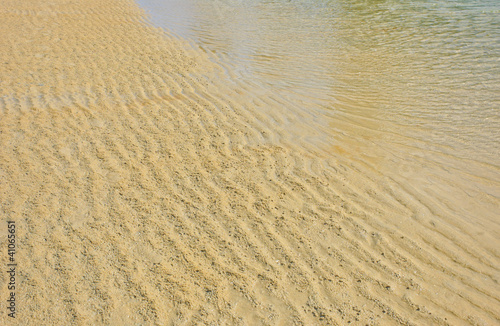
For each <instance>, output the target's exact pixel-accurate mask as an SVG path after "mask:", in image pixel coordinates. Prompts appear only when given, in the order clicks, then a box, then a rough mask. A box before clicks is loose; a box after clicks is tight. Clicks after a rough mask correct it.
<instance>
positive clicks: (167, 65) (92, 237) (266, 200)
mask: <svg viewBox="0 0 500 326" xmlns="http://www.w3.org/2000/svg"><path fill="white" fill-rule="evenodd" d="M0 35H1V37H0V205H1V206H0V216H1V224H0V240H1V244H2V245H1V251H0V266H2V267H1V268H2V270H6V268H7V263H8V261H7V259H8V256H7V245H6V243H7V220H13V221H15V222H16V230H17V232H16V235H17V242H16V243H17V252H16V256H15V259H16V262H17V263H18V266H17V274H16V298H17V300H16V308H17V311H16V313H17V317H16V318H15V319H12V318H9V317H8V315H7V313H8V311H7V309H6V307H7V302H6V300H7V298H8V295H9V292H10V291H9V290H8V289H7V286H8V285H7V281H8V274H7V273H5V272H4V273H1V275H0V282H1V283H0V284H1V288H0V298H1V302H2V304H1V307H2V308H1V309H0V324H1V325H199V324H211V325H347V324H349V323H350V324H354V325H467V324H472V325H498V324H500V322H499V319H500V286H499V284H498V280H499V270H500V268H499V261H500V260H499V256H500V254H499V252H498V248H500V246H499V245H500V242H499V238H498V237H497V236H496V235H498V230H499V229H498V225H497V224H496V223H497V222H495V221H491V220H490V221H489V222H485V223H483V224H475V223H469V224H467V223H466V222H465V221H460V220H456V219H453V216H447V211H446V210H445V208H443V207H441V206H439V205H438V204H436V205H433V203H432V201H429V202H428V203H426V202H422V201H419V200H418V197H417V196H412V195H410V194H411V193H412V192H411V191H405V189H411V185H406V187H401V185H399V184H398V183H396V182H395V181H394V180H392V179H390V178H386V177H384V175H383V174H381V173H378V172H377V171H370V170H369V169H367V168H364V167H363V166H362V165H359V164H355V163H353V162H352V161H350V159H349V155H344V154H345V149H342V148H337V147H334V148H328V146H325V143H327V140H325V139H324V138H323V140H321V139H322V138H321V134H322V131H321V128H322V126H321V125H320V124H319V122H318V121H317V119H315V117H314V116H312V115H311V116H309V115H308V114H307V113H305V112H301V111H300V110H294V109H293V107H294V103H292V101H288V100H287V99H286V98H281V97H279V96H277V95H276V94H273V93H272V92H270V91H268V90H266V89H265V88H260V87H259V86H257V85H250V84H248V83H245V82H244V81H239V80H237V79H232V78H231V77H230V74H228V71H225V70H224V67H223V66H221V65H219V64H215V63H214V62H213V61H212V60H211V59H210V58H209V55H208V54H206V53H204V52H203V51H201V50H198V49H195V48H193V47H190V46H188V45H187V44H186V42H184V41H183V40H179V39H176V38H173V37H170V36H169V35H167V34H165V33H164V32H163V31H161V30H159V29H156V28H154V27H153V26H151V25H149V24H148V23H147V20H146V16H145V15H144V13H143V12H142V11H141V10H140V9H139V8H138V7H137V5H136V4H135V3H133V2H132V1H128V0H119V1H111V0H82V1H69V0H53V1H41V0H15V1H14V0H3V1H1V2H0ZM325 137H326V136H325ZM321 148H322V149H321ZM417 193H418V192H417ZM434 204H435V203H434ZM494 204H498V201H497V202H495V203H494ZM437 217H442V218H437ZM488 223H489V224H488Z"/></svg>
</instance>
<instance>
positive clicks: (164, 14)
mask: <svg viewBox="0 0 500 326" xmlns="http://www.w3.org/2000/svg"><path fill="white" fill-rule="evenodd" d="M138 3H139V4H140V5H141V6H143V7H144V8H145V9H146V10H147V11H148V12H149V13H150V15H151V20H152V21H153V23H155V24H157V25H159V26H162V27H163V28H165V29H167V30H169V31H171V32H173V33H174V34H176V35H178V36H180V37H183V38H186V39H189V40H192V41H193V42H194V43H195V44H196V45H197V46H200V47H201V48H203V49H205V50H206V51H209V52H212V53H214V54H215V55H216V56H218V57H219V58H221V60H224V61H227V62H228V63H229V64H230V65H231V66H232V67H233V69H234V71H236V72H238V74H239V75H240V76H241V78H247V79H251V80H253V81H255V82H258V83H260V84H262V85H265V87H268V88H269V89H271V90H277V91H278V90H279V91H281V92H283V94H287V93H288V94H290V96H295V97H296V98H297V99H299V100H300V101H301V103H303V106H304V109H306V110H307V109H309V108H310V109H313V108H314V109H318V108H319V109H320V110H321V111H322V112H323V114H324V119H327V117H329V119H330V121H329V122H328V123H329V124H330V126H331V129H332V133H333V134H334V138H335V139H336V140H337V143H336V144H332V148H333V149H332V150H333V151H334V152H335V150H334V149H335V148H337V149H338V148H342V149H343V150H342V153H346V152H351V157H352V159H353V160H360V161H364V163H369V164H375V163H373V162H372V161H369V160H368V159H367V158H368V157H377V156H378V157H379V158H381V161H382V163H377V164H378V165H376V166H375V168H376V169H379V170H384V169H385V170H387V171H388V172H387V173H388V175H390V173H395V174H394V175H393V176H392V178H394V179H397V180H399V181H400V182H401V183H411V184H413V185H414V186H415V188H418V187H421V188H422V189H424V188H425V189H431V188H432V187H435V188H434V189H433V190H429V196H431V197H432V196H433V195H434V194H435V193H445V192H446V191H448V190H450V189H458V188H459V189H462V190H463V193H462V195H463V196H464V198H466V197H474V196H473V195H472V193H476V194H480V195H481V198H482V199H481V200H483V199H484V198H486V200H487V201H488V203H489V204H492V203H493V204H492V205H493V206H492V207H494V206H495V205H496V204H498V198H499V196H500V194H499V193H498V189H499V182H500V180H499V176H500V173H499V154H500V137H499V136H500V133H499V127H500V55H499V54H500V2H498V1H495V0H462V1H424V0H422V1H397V0H387V1H375V0H346V1H339V0H329V1H328V0H323V1H320V0H297V1H288V0H256V1H241V0H240V1H238V0H214V1H207V0H185V1H181V0H139V1H138ZM355 142H356V145H354V143H355ZM339 153H340V152H337V153H336V154H339ZM377 162H380V160H377ZM422 191H424V190H422ZM464 193H465V194H464ZM483 195H485V196H483ZM443 196H446V195H443ZM453 196H455V195H451V194H450V195H449V198H446V200H448V201H452V202H453V201H454V202H455V203H457V204H458V205H462V204H463V203H460V197H454V198H452V197H453ZM443 200H445V199H443ZM476 204H477V203H476ZM477 205H479V204H477ZM473 206H474V205H472V206H471V207H473ZM471 207H470V208H469V209H467V208H466V209H465V210H466V211H468V213H464V215H467V214H469V213H470V211H472V210H473V208H471ZM485 214H490V215H491V216H490V217H494V216H495V213H492V212H491V211H489V213H485Z"/></svg>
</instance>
